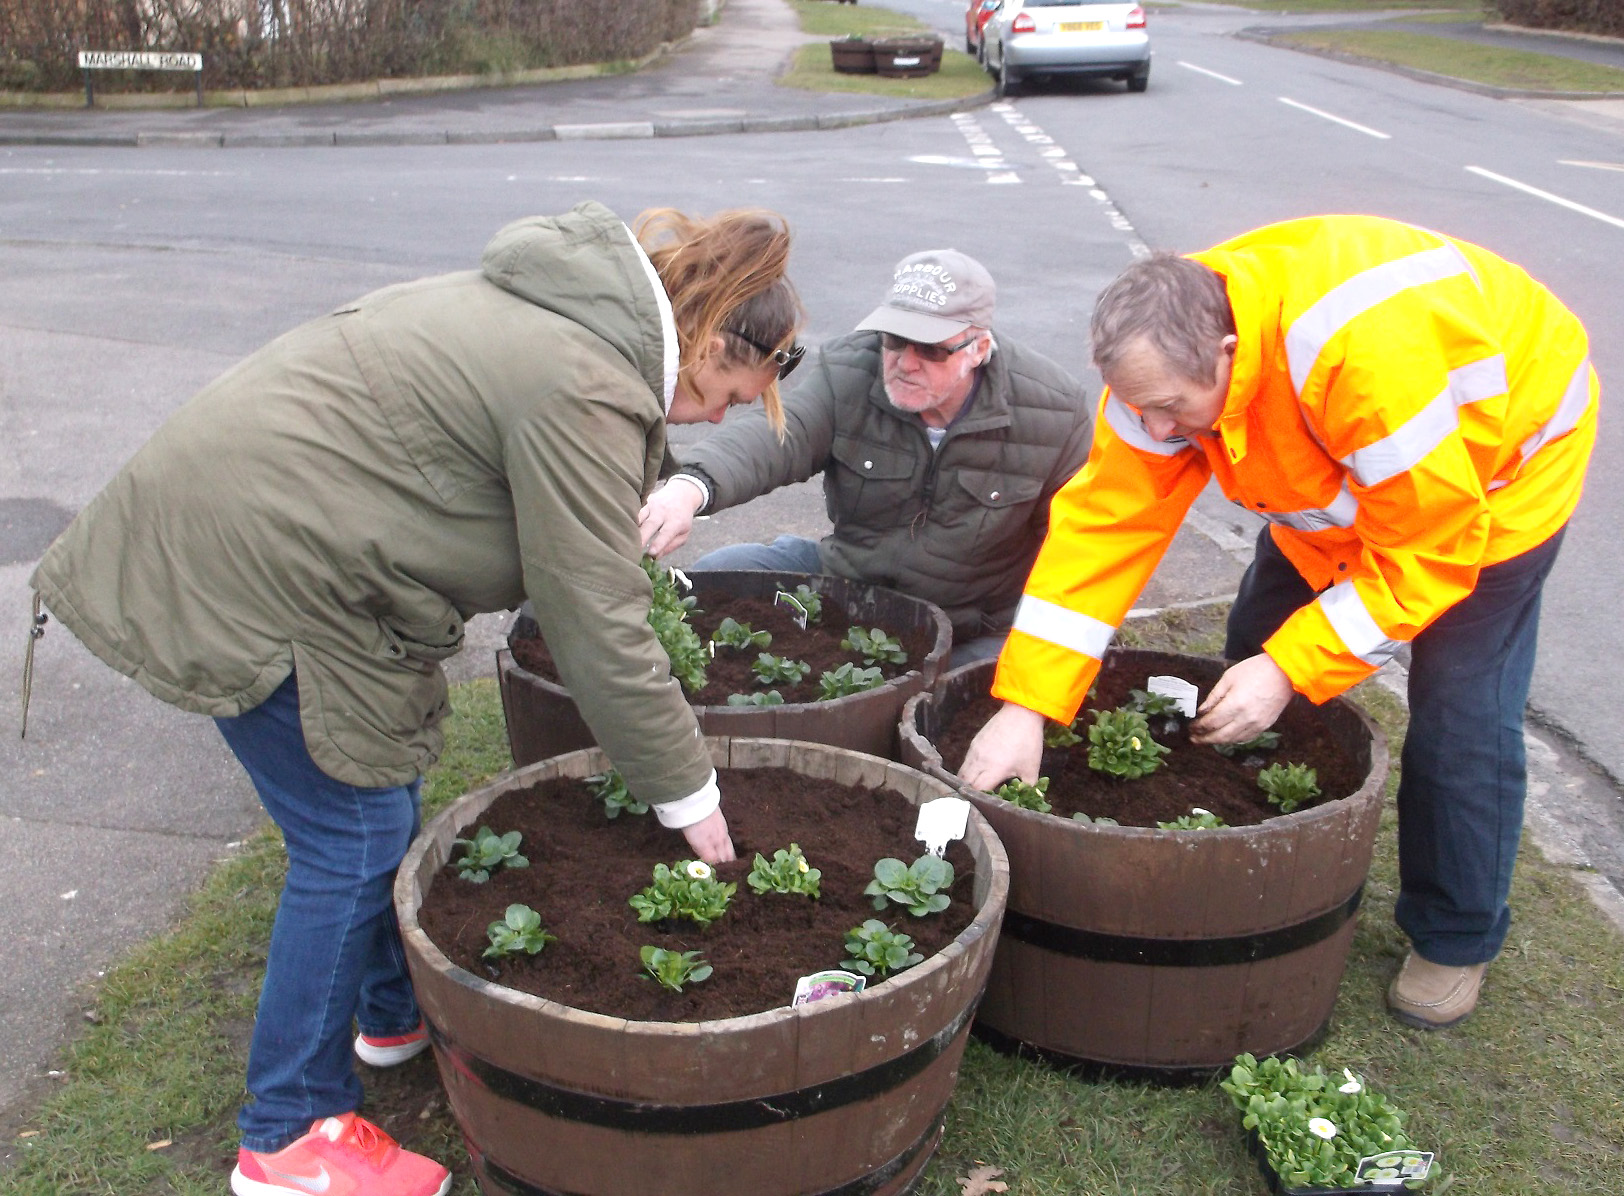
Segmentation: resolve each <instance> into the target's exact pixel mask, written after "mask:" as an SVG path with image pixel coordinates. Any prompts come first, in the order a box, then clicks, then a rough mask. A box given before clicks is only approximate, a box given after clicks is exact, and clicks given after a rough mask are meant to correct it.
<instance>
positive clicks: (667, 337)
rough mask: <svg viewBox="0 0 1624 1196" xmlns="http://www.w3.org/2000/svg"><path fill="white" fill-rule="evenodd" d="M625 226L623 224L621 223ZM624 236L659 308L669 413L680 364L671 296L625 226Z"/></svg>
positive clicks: (667, 411) (666, 398)
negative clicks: (629, 242) (627, 239)
mask: <svg viewBox="0 0 1624 1196" xmlns="http://www.w3.org/2000/svg"><path fill="white" fill-rule="evenodd" d="M621 227H622V228H626V226H625V225H621ZM626 236H627V237H628V238H630V239H631V243H632V248H633V249H635V250H636V251H637V260H638V262H639V263H640V264H641V265H642V267H643V273H644V274H646V275H647V276H648V284H649V286H650V287H652V288H653V290H654V303H655V305H656V306H657V307H659V309H660V340H661V342H662V353H661V357H662V362H663V368H664V372H665V378H664V386H665V395H664V399H665V413H666V414H667V415H670V414H671V400H672V399H674V398H675V397H676V394H677V372H678V369H679V368H680V366H681V362H680V360H679V352H678V345H677V321H676V318H675V317H674V316H673V315H672V314H671V296H669V295H667V294H666V293H665V283H663V282H661V281H660V272H659V271H658V270H656V269H655V268H654V263H653V262H651V261H650V260H649V256H648V254H647V253H645V252H643V247H642V246H641V245H639V244H638V243H637V238H636V237H635V236H632V230H631V229H629V228H626Z"/></svg>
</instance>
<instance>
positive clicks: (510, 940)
mask: <svg viewBox="0 0 1624 1196" xmlns="http://www.w3.org/2000/svg"><path fill="white" fill-rule="evenodd" d="M485 937H486V938H487V939H489V940H490V943H491V945H490V946H489V947H486V948H485V953H484V957H485V958H486V959H502V958H504V957H505V956H508V955H517V954H518V953H519V952H521V951H522V952H524V953H525V954H526V955H539V954H541V949H542V948H543V947H545V946H546V945H547V944H548V943H556V942H557V941H558V938H557V937H556V936H555V935H551V934H548V933H547V931H546V930H545V929H543V927H542V925H541V915H540V914H538V913H537V912H536V911H535V910H533V909H531V908H530V907H529V906H528V905H510V906H508V907H507V913H506V914H504V915H503V917H502V920H501V921H500V922H492V923H491V924H490V925H489V926H488V927H486V928H485Z"/></svg>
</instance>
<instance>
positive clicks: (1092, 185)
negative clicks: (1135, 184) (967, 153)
mask: <svg viewBox="0 0 1624 1196" xmlns="http://www.w3.org/2000/svg"><path fill="white" fill-rule="evenodd" d="M992 110H993V111H994V112H996V113H998V115H999V116H1001V117H1003V118H1004V123H1005V124H1007V125H1009V127H1010V128H1012V129H1014V130H1015V132H1017V133H1019V134H1020V135H1021V136H1022V137H1023V138H1025V140H1026V142H1027V144H1028V145H1032V146H1037V147H1039V148H1038V153H1039V154H1040V155H1042V157H1043V158H1044V159H1045V160H1046V161H1047V162H1048V163H1049V165H1050V166H1052V167H1054V169H1055V173H1056V174H1057V175H1058V176H1059V178H1060V181H1061V182H1062V183H1065V184H1067V185H1070V186H1075V187H1087V188H1088V194H1089V196H1090V197H1091V198H1092V199H1093V200H1094V202H1095V203H1097V204H1099V205H1100V209H1101V211H1103V212H1104V213H1105V218H1106V219H1107V220H1109V221H1110V222H1111V227H1112V228H1114V229H1116V230H1117V231H1118V232H1119V233H1123V234H1124V235H1125V239H1126V240H1127V242H1128V252H1129V253H1131V254H1132V255H1133V256H1134V257H1135V258H1145V257H1149V256H1150V246H1148V245H1146V244H1145V243H1144V241H1143V240H1141V239H1140V236H1139V233H1138V231H1137V230H1136V229H1135V228H1134V227H1133V222H1132V221H1130V220H1129V219H1128V218H1127V217H1126V216H1124V215H1123V214H1122V211H1121V209H1120V208H1118V207H1117V206H1116V204H1115V203H1113V202H1112V200H1111V197H1110V196H1109V195H1107V194H1106V193H1105V190H1104V189H1103V188H1102V187H1101V186H1100V185H1099V184H1098V183H1096V182H1095V181H1094V180H1093V179H1092V178H1090V177H1089V176H1088V175H1086V174H1084V173H1083V171H1082V169H1081V168H1080V167H1079V166H1078V165H1077V163H1076V162H1073V161H1072V160H1071V158H1070V157H1069V156H1068V155H1067V154H1066V153H1065V151H1064V150H1062V149H1060V147H1059V146H1056V145H1055V143H1054V138H1053V137H1050V136H1049V135H1048V134H1047V133H1045V132H1044V131H1043V130H1042V129H1041V128H1039V127H1038V126H1037V125H1035V124H1033V123H1032V121H1031V120H1030V119H1028V118H1027V117H1026V116H1024V115H1023V114H1022V113H1021V112H1020V110H1019V109H1017V108H1016V107H1015V105H1014V104H1012V103H1010V102H1009V101H1007V100H1005V101H1002V102H1000V103H997V104H994V105H993V106H992ZM987 181H988V182H993V181H994V180H993V179H988V180H987Z"/></svg>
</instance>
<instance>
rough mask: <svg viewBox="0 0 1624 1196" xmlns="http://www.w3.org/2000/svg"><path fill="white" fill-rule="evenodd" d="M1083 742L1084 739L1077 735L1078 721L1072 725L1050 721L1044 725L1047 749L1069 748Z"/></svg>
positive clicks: (1044, 741)
mask: <svg viewBox="0 0 1624 1196" xmlns="http://www.w3.org/2000/svg"><path fill="white" fill-rule="evenodd" d="M1081 742H1083V737H1082V736H1081V735H1079V734H1077V720H1076V719H1073V720H1072V721H1071V722H1070V723H1057V722H1055V721H1054V720H1053V719H1048V720H1046V721H1045V722H1044V724H1043V746H1044V747H1046V748H1069V747H1075V746H1076V745H1077V744H1079V743H1081Z"/></svg>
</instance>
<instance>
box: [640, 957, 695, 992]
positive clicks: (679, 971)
mask: <svg viewBox="0 0 1624 1196" xmlns="http://www.w3.org/2000/svg"><path fill="white" fill-rule="evenodd" d="M638 954H639V955H641V956H642V958H643V970H644V971H645V972H647V973H648V974H649V975H650V976H652V977H653V978H654V979H655V980H657V981H659V984H660V987H661V988H668V989H670V990H671V991H672V992H674V993H680V992H681V991H682V986H683V985H684V984H698V983H699V982H700V981H701V980H708V979H710V974H711V970H712V969H711V966H710V964H708V963H706V962H705V961H704V960H703V959H702V958H700V955H699V952H698V951H666V950H664V949H663V948H660V947H642V948H640V949H639V950H638Z"/></svg>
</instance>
